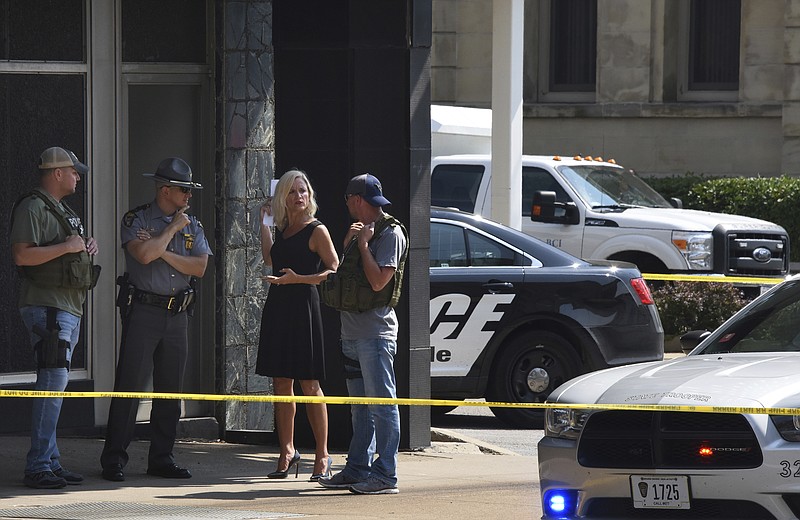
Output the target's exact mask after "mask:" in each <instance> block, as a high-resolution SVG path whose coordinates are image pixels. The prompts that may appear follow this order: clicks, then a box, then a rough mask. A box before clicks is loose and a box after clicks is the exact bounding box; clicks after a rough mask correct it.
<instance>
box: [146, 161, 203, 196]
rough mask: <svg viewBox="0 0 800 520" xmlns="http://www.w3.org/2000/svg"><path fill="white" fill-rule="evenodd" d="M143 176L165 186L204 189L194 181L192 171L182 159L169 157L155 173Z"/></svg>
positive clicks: (159, 164) (159, 165)
mask: <svg viewBox="0 0 800 520" xmlns="http://www.w3.org/2000/svg"><path fill="white" fill-rule="evenodd" d="M142 175H143V176H144V177H149V178H151V179H153V180H154V181H155V182H156V183H158V184H161V185H165V186H181V187H184V188H192V189H195V190H202V189H203V185H202V184H200V183H199V182H193V181H192V169H191V167H189V165H188V164H186V161H184V160H183V159H181V158H180V157H167V158H166V159H164V160H163V161H161V162H160V163H158V168H156V171H155V173H143V174H142Z"/></svg>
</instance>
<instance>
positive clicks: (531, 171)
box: [522, 166, 584, 257]
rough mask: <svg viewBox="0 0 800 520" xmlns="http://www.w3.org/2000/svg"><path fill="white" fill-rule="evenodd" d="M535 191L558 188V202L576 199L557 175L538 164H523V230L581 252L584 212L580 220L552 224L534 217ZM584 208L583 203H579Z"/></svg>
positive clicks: (563, 247) (568, 249)
mask: <svg viewBox="0 0 800 520" xmlns="http://www.w3.org/2000/svg"><path fill="white" fill-rule="evenodd" d="M534 191H554V192H555V193H556V200H557V201H558V202H575V201H574V200H573V198H572V197H571V196H570V195H569V194H568V193H567V192H566V191H565V190H564V188H563V186H561V184H559V182H558V181H557V180H556V178H555V177H553V175H552V174H551V173H550V172H548V171H547V170H545V169H543V168H538V167H536V166H523V167H522V231H523V232H524V233H526V234H528V235H530V236H532V237H536V238H538V239H539V240H542V241H544V242H547V243H548V244H550V245H552V246H555V247H557V248H559V249H561V250H563V251H566V252H568V253H570V254H573V255H575V256H577V257H580V256H581V251H582V246H583V223H584V215H583V212H582V211H581V218H580V222H579V223H578V224H549V223H544V222H533V221H531V201H532V200H533V192H534ZM578 207H579V208H580V204H579V205H578Z"/></svg>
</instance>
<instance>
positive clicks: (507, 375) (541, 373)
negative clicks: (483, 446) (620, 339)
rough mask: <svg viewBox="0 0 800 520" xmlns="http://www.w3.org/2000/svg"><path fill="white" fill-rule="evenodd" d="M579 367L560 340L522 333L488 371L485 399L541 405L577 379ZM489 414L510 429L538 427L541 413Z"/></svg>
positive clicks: (551, 335) (496, 411)
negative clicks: (490, 372)
mask: <svg viewBox="0 0 800 520" xmlns="http://www.w3.org/2000/svg"><path fill="white" fill-rule="evenodd" d="M580 366H581V363H580V359H579V358H578V355H577V353H576V350H575V348H574V347H573V346H572V344H571V343H570V342H569V341H567V340H566V339H565V338H563V337H562V336H560V335H558V334H555V333H553V332H549V331H543V330H532V331H528V332H525V333H524V334H522V335H520V336H517V337H515V338H513V339H512V340H511V341H510V342H508V343H507V344H506V345H504V347H503V350H502V352H501V353H500V357H499V358H498V359H497V360H496V361H495V365H494V368H493V369H492V374H491V379H490V381H489V386H488V388H487V392H486V394H487V399H488V400H489V401H495V402H507V403H542V402H544V401H545V399H547V396H549V395H550V393H551V392H552V391H553V390H555V389H556V388H557V387H558V386H559V385H561V384H562V383H564V382H566V381H567V380H569V379H572V378H573V377H575V376H576V375H578V374H579V370H580ZM529 378H530V379H531V380H530V383H529ZM491 410H492V413H494V415H495V417H497V418H498V419H500V420H501V421H503V422H505V423H507V424H509V425H511V426H514V427H517V428H541V427H542V420H543V418H544V412H543V410H542V409H539V408H519V409H517V408H501V407H492V408H491Z"/></svg>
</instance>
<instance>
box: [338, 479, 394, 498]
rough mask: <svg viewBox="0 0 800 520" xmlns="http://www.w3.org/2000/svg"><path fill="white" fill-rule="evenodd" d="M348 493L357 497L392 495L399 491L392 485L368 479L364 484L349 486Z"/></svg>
mask: <svg viewBox="0 0 800 520" xmlns="http://www.w3.org/2000/svg"><path fill="white" fill-rule="evenodd" d="M350 492H351V493H355V494H357V495H393V494H396V493H399V492H400V490H399V489H397V486H395V485H393V484H387V483H386V482H383V481H381V480H378V479H376V478H375V477H369V478H368V479H367V480H365V481H364V482H359V483H358V484H353V485H352V486H350Z"/></svg>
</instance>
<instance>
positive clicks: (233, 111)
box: [216, 0, 275, 431]
mask: <svg viewBox="0 0 800 520" xmlns="http://www.w3.org/2000/svg"><path fill="white" fill-rule="evenodd" d="M216 10H217V11H216V24H217V30H216V33H217V41H218V43H217V51H216V52H217V74H216V81H217V85H216V87H217V88H216V92H217V98H216V105H217V110H216V113H217V121H216V123H217V125H216V126H217V129H218V132H217V144H216V146H217V165H216V168H217V194H218V195H217V197H218V198H217V215H218V219H217V221H218V223H219V226H221V227H222V229H218V230H217V234H218V237H219V239H218V241H217V244H218V251H217V254H216V262H217V270H218V274H219V276H218V290H217V294H218V295H219V301H218V302H217V319H218V321H217V359H218V362H217V388H218V391H219V392H221V393H226V394H258V393H272V392H271V384H270V379H269V378H266V377H262V376H257V375H255V373H254V370H255V363H256V352H257V347H258V333H259V328H260V320H261V307H262V304H263V302H264V297H265V288H264V284H263V283H262V282H261V279H260V276H261V275H262V274H265V273H264V266H263V262H262V259H261V244H260V235H259V221H258V220H259V207H260V206H261V204H263V202H264V200H265V197H266V195H267V191H266V190H267V189H268V188H267V186H268V184H269V181H270V179H272V178H273V177H274V153H275V147H274V143H275V139H274V114H275V106H274V96H273V83H274V82H273V51H272V1H271V0H225V1H223V2H217V4H216ZM220 406H221V409H220V410H219V411H218V414H217V415H218V420H220V423H221V424H223V425H224V429H225V430H267V431H269V430H272V429H273V411H272V408H273V407H272V404H271V403H244V402H239V401H228V402H225V403H224V404H222V405H220Z"/></svg>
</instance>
